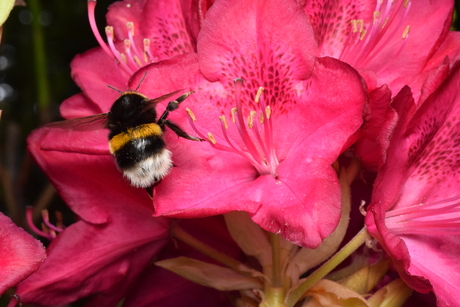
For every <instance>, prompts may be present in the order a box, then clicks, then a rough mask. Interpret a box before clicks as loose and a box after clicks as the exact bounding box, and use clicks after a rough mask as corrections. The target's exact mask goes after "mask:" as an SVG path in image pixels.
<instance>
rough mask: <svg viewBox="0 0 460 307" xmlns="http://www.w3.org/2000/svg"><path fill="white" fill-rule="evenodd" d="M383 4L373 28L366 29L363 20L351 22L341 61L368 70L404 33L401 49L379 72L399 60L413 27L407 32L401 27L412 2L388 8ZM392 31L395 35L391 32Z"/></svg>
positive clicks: (407, 0)
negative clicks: (386, 47)
mask: <svg viewBox="0 0 460 307" xmlns="http://www.w3.org/2000/svg"><path fill="white" fill-rule="evenodd" d="M382 4H383V0H378V1H377V6H376V8H375V11H374V18H373V21H372V23H371V24H370V25H367V26H365V25H364V22H363V20H362V19H360V20H357V19H354V20H352V21H351V29H350V35H349V36H348V38H347V41H346V43H345V46H344V48H343V51H342V54H341V55H340V57H339V59H340V60H342V61H344V62H347V63H349V64H350V65H352V66H354V67H365V66H366V65H368V64H369V63H370V62H371V61H372V60H373V59H374V58H375V57H376V56H377V55H378V54H379V51H380V50H381V49H383V48H385V46H386V45H387V44H388V42H389V41H390V40H391V39H392V38H393V37H394V36H395V35H397V33H402V35H401V38H402V41H401V45H400V48H399V49H398V51H397V52H396V53H395V54H393V55H392V58H391V59H390V60H389V61H387V62H386V64H385V65H384V66H382V67H380V68H379V71H381V70H384V69H385V68H387V67H388V66H389V65H390V64H391V63H392V62H393V61H394V60H395V59H396V58H397V57H398V56H399V54H400V53H401V52H402V50H403V49H404V47H405V46H406V43H407V40H408V38H409V31H410V26H406V27H405V28H404V30H402V29H401V27H402V26H403V23H404V21H405V20H406V17H407V14H408V13H409V10H410V7H411V2H410V0H397V1H392V0H387V2H386V5H382ZM390 28H391V29H392V31H391V32H389V30H390Z"/></svg>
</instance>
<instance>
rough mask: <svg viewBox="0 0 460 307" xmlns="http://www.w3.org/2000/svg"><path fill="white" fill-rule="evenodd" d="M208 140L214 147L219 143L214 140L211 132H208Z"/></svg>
mask: <svg viewBox="0 0 460 307" xmlns="http://www.w3.org/2000/svg"><path fill="white" fill-rule="evenodd" d="M208 140H209V141H210V142H211V143H213V144H214V145H215V144H216V143H217V142H216V139H215V138H214V135H212V133H211V132H208Z"/></svg>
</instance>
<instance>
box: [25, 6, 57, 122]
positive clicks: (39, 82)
mask: <svg viewBox="0 0 460 307" xmlns="http://www.w3.org/2000/svg"><path fill="white" fill-rule="evenodd" d="M27 4H28V5H29V8H30V10H31V12H32V15H33V19H32V38H33V39H32V41H33V49H34V58H35V59H34V60H35V80H36V86H37V105H38V108H39V110H40V117H41V119H40V120H41V122H42V123H46V122H49V119H48V118H47V117H48V108H49V105H50V100H51V99H50V91H49V82H48V73H47V61H46V50H45V38H44V34H43V26H42V25H41V24H40V21H39V15H40V13H41V6H40V1H39V0H29V1H28V2H27Z"/></svg>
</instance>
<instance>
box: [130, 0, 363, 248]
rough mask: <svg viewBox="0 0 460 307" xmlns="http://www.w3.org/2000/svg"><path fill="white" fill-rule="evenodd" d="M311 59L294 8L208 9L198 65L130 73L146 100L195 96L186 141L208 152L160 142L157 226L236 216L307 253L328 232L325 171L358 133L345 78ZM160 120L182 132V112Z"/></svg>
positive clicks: (333, 201)
mask: <svg viewBox="0 0 460 307" xmlns="http://www.w3.org/2000/svg"><path fill="white" fill-rule="evenodd" d="M241 12H244V14H241ZM230 25H232V27H230ZM222 42H225V44H223V43H222ZM230 46H231V47H230ZM315 53H316V45H315V42H314V40H313V36H312V31H311V26H310V24H309V21H308V19H307V18H306V16H305V14H304V13H303V11H302V10H301V8H300V7H299V6H298V5H297V3H296V2H295V1H289V2H286V1H282V2H281V1H269V2H266V1H265V2H264V1H258V2H257V1H249V2H248V1H219V2H216V3H215V4H214V5H213V6H212V7H211V8H210V9H209V11H208V12H207V15H206V19H205V21H204V23H203V27H202V30H201V32H200V34H199V37H198V60H197V58H196V56H194V55H192V54H190V55H187V56H182V57H175V58H174V59H171V60H169V61H163V62H161V63H158V64H153V65H150V66H147V67H145V68H143V69H142V70H140V71H139V72H138V73H137V74H136V77H135V78H133V79H132V80H131V86H132V85H133V84H135V82H138V80H139V79H140V77H141V76H142V75H143V74H144V72H145V71H148V72H149V77H148V78H146V80H145V81H144V82H145V83H144V84H143V88H144V89H145V90H146V91H147V93H149V96H156V95H158V93H159V92H161V91H163V92H164V91H165V90H166V91H171V90H173V89H177V88H178V87H181V86H182V87H190V88H192V89H195V90H196V93H195V94H194V95H192V96H190V97H189V99H188V100H189V101H187V102H184V104H183V107H186V106H189V107H190V109H192V111H193V112H194V114H195V116H196V122H195V123H194V124H193V125H194V127H195V130H196V132H197V134H199V135H200V136H201V137H207V133H208V132H211V133H212V136H210V137H209V140H210V143H211V146H213V147H214V149H213V148H210V145H209V144H205V143H201V144H197V143H194V142H193V143H192V142H189V141H187V140H178V139H177V137H175V136H174V135H173V136H171V134H168V132H166V134H165V138H166V142H167V144H168V146H169V148H170V150H171V151H172V152H173V160H174V164H175V165H176V166H177V167H174V168H173V169H172V171H171V173H170V174H169V175H168V176H167V177H166V178H165V179H164V180H163V181H162V183H161V184H159V185H158V186H157V187H156V188H155V196H154V206H155V209H156V213H157V215H163V216H174V217H187V218H190V217H199V216H206V215H214V214H220V213H224V212H228V211H233V210H242V211H247V212H249V213H250V215H251V217H252V219H253V220H254V221H255V222H256V223H258V224H259V225H260V226H261V227H263V228H264V229H266V230H268V231H271V232H274V233H280V234H282V235H283V236H285V237H286V238H287V239H289V240H291V241H292V242H295V243H298V244H302V245H304V246H309V247H315V246H317V245H318V244H320V243H321V241H322V240H323V239H324V238H325V237H327V236H328V235H329V234H330V233H331V232H332V231H333V230H334V229H335V227H336V225H337V222H338V220H339V216H340V211H341V210H340V208H341V202H340V188H339V184H338V179H337V175H336V173H335V171H334V169H333V168H332V167H331V164H332V163H334V161H335V160H336V159H337V157H338V155H339V154H340V153H341V151H342V148H343V146H344V144H345V142H346V141H347V139H348V138H349V136H350V135H351V134H353V133H354V132H355V131H356V130H357V129H358V128H359V126H360V125H361V123H362V112H363V106H364V104H365V102H366V99H367V96H366V90H365V88H364V87H363V82H362V80H361V78H360V76H359V75H358V74H357V73H356V71H354V70H353V69H352V68H350V67H349V66H348V65H346V64H344V63H342V62H339V61H337V60H335V59H332V58H322V59H316V58H315V57H313V55H314V54H315ZM235 78H242V79H243V80H244V83H241V82H240V81H239V82H236V84H234V82H233V79H235ZM160 79H161V80H162V82H161V83H158V82H157V80H160ZM259 86H262V87H264V88H265V90H264V91H263V92H262V93H261V95H260V98H257V95H258V94H257V92H258V88H259ZM258 101H259V102H258ZM194 102H195V103H194ZM233 107H236V110H235V111H231V110H232V108H233ZM232 114H233V115H232ZM222 115H225V116H227V119H226V121H227V124H225V123H221V121H220V120H219V116H222ZM248 116H249V119H248V120H246V118H247V117H248ZM232 117H234V122H235V124H232V123H231V120H230V118H232ZM171 118H172V120H173V121H174V122H176V123H178V124H180V125H181V126H185V125H184V124H183V123H184V121H185V120H186V118H185V116H184V114H183V112H182V113H181V112H175V113H174V114H171ZM222 120H223V119H222ZM226 125H228V126H229V128H228V129H226V128H225V126H226ZM214 143H215V144H214Z"/></svg>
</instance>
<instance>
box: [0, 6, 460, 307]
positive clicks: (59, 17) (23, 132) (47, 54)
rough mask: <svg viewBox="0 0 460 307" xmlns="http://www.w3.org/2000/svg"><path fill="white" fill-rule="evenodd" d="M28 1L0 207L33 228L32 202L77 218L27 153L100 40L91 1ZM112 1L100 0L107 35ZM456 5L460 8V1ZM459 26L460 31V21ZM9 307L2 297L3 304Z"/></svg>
mask: <svg viewBox="0 0 460 307" xmlns="http://www.w3.org/2000/svg"><path fill="white" fill-rule="evenodd" d="M25 2H26V4H27V6H18V7H15V8H14V9H13V11H12V12H11V14H10V16H9V18H8V20H7V21H6V23H5V24H4V26H3V36H2V41H1V44H0V109H1V110H3V113H2V116H1V121H0V179H1V180H0V183H1V185H0V211H1V212H4V213H5V214H6V215H8V216H10V217H11V218H12V219H13V221H14V222H15V223H16V224H17V225H19V226H21V227H23V228H25V229H27V230H28V227H27V224H26V223H25V212H24V210H25V209H24V208H25V207H26V206H35V207H38V208H49V209H50V211H51V212H53V211H61V212H63V213H64V221H65V220H66V219H67V220H68V221H69V224H70V223H71V222H72V218H73V217H72V215H71V213H70V212H69V210H68V209H67V208H66V207H65V205H64V204H63V203H62V201H61V200H60V199H59V197H58V196H57V195H56V193H55V191H54V189H53V188H52V186H51V185H49V183H48V182H47V180H46V177H45V176H44V175H43V174H42V173H41V172H40V170H39V169H38V168H37V167H36V166H34V164H33V162H32V161H31V160H30V158H29V157H28V156H27V152H26V146H25V139H26V137H27V135H28V134H29V133H30V132H31V131H32V130H33V129H35V128H37V127H39V126H41V125H43V124H44V123H47V122H49V121H55V120H58V119H59V104H60V103H61V102H62V101H63V100H65V99H66V98H68V97H70V96H72V95H74V94H76V93H78V92H79V91H80V90H79V88H78V87H77V86H76V85H75V83H74V82H73V80H72V78H71V77H70V66H69V64H70V61H71V60H72V58H73V57H74V56H75V55H76V54H78V53H83V52H85V51H86V50H88V49H91V48H93V47H97V46H98V44H97V41H96V40H95V38H94V36H93V34H92V32H91V29H90V26H89V23H88V17H87V1H86V0H73V1H63V0H25ZM112 2H114V1H113V0H98V5H97V7H96V19H97V22H98V26H99V31H100V33H101V34H103V33H104V27H105V25H106V23H105V14H106V12H107V7H108V6H109V4H110V3H112ZM456 6H457V11H458V9H459V6H460V0H458V1H457V3H456ZM453 28H454V29H460V22H459V20H458V19H456V20H454V24H453ZM103 37H105V35H103ZM39 212H40V211H39V210H37V213H39ZM36 224H38V225H39V216H38V215H37V216H36ZM44 243H45V244H46V243H47V242H44ZM5 305H6V303H5V301H1V300H0V306H5Z"/></svg>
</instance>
